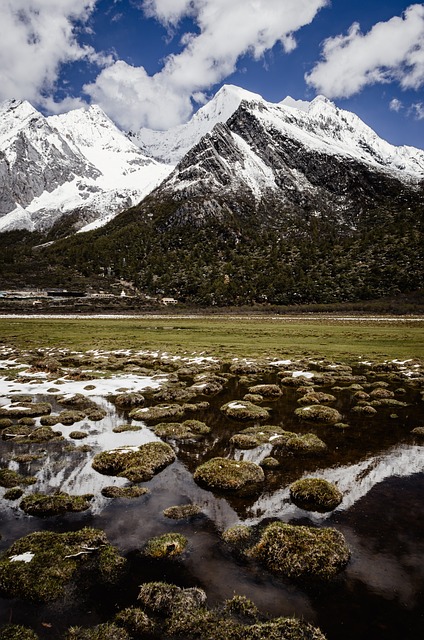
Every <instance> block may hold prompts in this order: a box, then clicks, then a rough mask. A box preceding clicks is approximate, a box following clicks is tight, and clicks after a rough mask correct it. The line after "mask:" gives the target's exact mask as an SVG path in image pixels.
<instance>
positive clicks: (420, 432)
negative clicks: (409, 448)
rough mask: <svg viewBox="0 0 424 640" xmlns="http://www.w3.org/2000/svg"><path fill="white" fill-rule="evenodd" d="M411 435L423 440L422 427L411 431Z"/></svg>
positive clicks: (423, 429)
mask: <svg viewBox="0 0 424 640" xmlns="http://www.w3.org/2000/svg"><path fill="white" fill-rule="evenodd" d="M411 433H412V435H414V436H417V437H418V438H424V427H415V429H412V431H411Z"/></svg>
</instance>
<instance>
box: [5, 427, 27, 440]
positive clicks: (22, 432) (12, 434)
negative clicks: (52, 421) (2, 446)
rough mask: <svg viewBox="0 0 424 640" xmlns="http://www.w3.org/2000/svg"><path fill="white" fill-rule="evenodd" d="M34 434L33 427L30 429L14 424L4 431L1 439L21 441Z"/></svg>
mask: <svg viewBox="0 0 424 640" xmlns="http://www.w3.org/2000/svg"><path fill="white" fill-rule="evenodd" d="M31 433H32V427H28V426H27V425H24V424H13V425H12V426H11V427H8V428H7V429H3V431H2V434H1V437H2V439H3V440H12V439H15V438H16V440H19V439H20V438H25V437H27V436H29V435H30V434H31Z"/></svg>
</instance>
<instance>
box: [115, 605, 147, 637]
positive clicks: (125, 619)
mask: <svg viewBox="0 0 424 640" xmlns="http://www.w3.org/2000/svg"><path fill="white" fill-rule="evenodd" d="M115 622H116V623H117V624H118V625H119V627H123V628H124V629H125V631H127V632H128V633H129V634H130V635H131V637H134V636H135V637H136V638H138V637H141V638H144V637H145V636H147V637H150V636H151V635H152V634H153V631H154V629H155V623H154V622H153V621H152V620H151V619H150V618H149V616H148V615H147V614H146V613H145V612H144V611H143V610H142V609H139V608H138V607H128V608H127V609H123V610H122V611H120V612H119V613H118V614H117V615H116V617H115Z"/></svg>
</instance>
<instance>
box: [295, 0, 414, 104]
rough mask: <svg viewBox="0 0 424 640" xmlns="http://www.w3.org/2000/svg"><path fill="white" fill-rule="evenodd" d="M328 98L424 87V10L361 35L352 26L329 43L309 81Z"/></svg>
mask: <svg viewBox="0 0 424 640" xmlns="http://www.w3.org/2000/svg"><path fill="white" fill-rule="evenodd" d="M305 79H306V81H307V83H308V84H309V85H311V86H313V87H315V89H317V91H318V92H320V93H324V94H325V95H326V96H328V97H329V98H347V97H349V96H352V95H354V94H355V93H358V92H360V91H361V90H362V89H363V88H364V87H365V86H367V85H372V84H376V83H388V82H393V81H396V82H399V84H400V85H401V87H402V88H404V89H408V88H409V89H418V88H419V87H421V86H422V85H423V84H424V4H413V5H411V6H409V7H408V8H407V9H406V11H405V12H404V13H403V14H402V16H400V17H399V16H395V17H393V18H391V19H390V20H388V21H387V22H379V23H377V24H376V25H374V26H373V27H372V29H371V30H370V31H369V32H368V33H366V34H363V33H362V32H361V29H360V25H359V24H358V23H354V24H353V25H352V26H351V27H350V29H349V31H348V33H347V35H342V34H341V35H338V36H336V37H334V38H328V39H327V40H325V42H324V45H323V50H322V60H321V61H320V62H318V64H317V65H316V66H315V67H314V68H313V69H312V71H311V72H310V73H309V74H307V75H306V76H305Z"/></svg>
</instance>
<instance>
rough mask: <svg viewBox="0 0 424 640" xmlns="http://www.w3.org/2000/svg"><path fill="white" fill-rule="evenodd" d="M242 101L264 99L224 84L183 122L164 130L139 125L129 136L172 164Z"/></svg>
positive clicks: (140, 145) (152, 154)
mask: <svg viewBox="0 0 424 640" xmlns="http://www.w3.org/2000/svg"><path fill="white" fill-rule="evenodd" d="M243 100H246V101H248V102H251V101H263V98H262V97H261V96H260V95H259V94H257V93H251V92H250V91H246V90H245V89H241V88H240V87H236V86H234V85H224V86H223V87H221V89H220V90H219V91H218V92H217V93H216V94H215V96H214V97H213V98H212V100H210V101H209V102H208V103H207V104H205V105H204V106H203V107H201V108H200V109H199V110H198V111H197V113H195V114H194V116H193V117H192V118H191V120H189V122H187V123H186V124H182V125H179V126H178V127H173V128H172V129H168V130H167V131H153V130H152V129H146V128H142V129H140V130H139V131H138V132H136V133H133V132H131V133H129V136H130V138H131V140H132V141H133V142H134V143H135V144H137V145H138V146H139V147H140V149H142V151H143V152H144V153H145V154H146V155H148V156H150V157H152V158H155V159H156V160H158V161H160V162H166V163H167V164H172V165H175V164H177V163H178V162H179V161H180V160H181V158H183V156H185V154H186V153H187V152H188V151H190V149H191V148H192V147H194V145H196V144H197V143H198V142H199V140H200V139H201V138H202V137H203V136H204V135H206V134H207V133H209V132H210V131H212V129H213V128H214V126H215V125H216V124H218V123H222V122H226V121H227V120H228V118H230V117H231V116H232V115H233V113H234V111H236V109H238V107H239V106H240V103H241V102H242V101H243Z"/></svg>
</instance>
